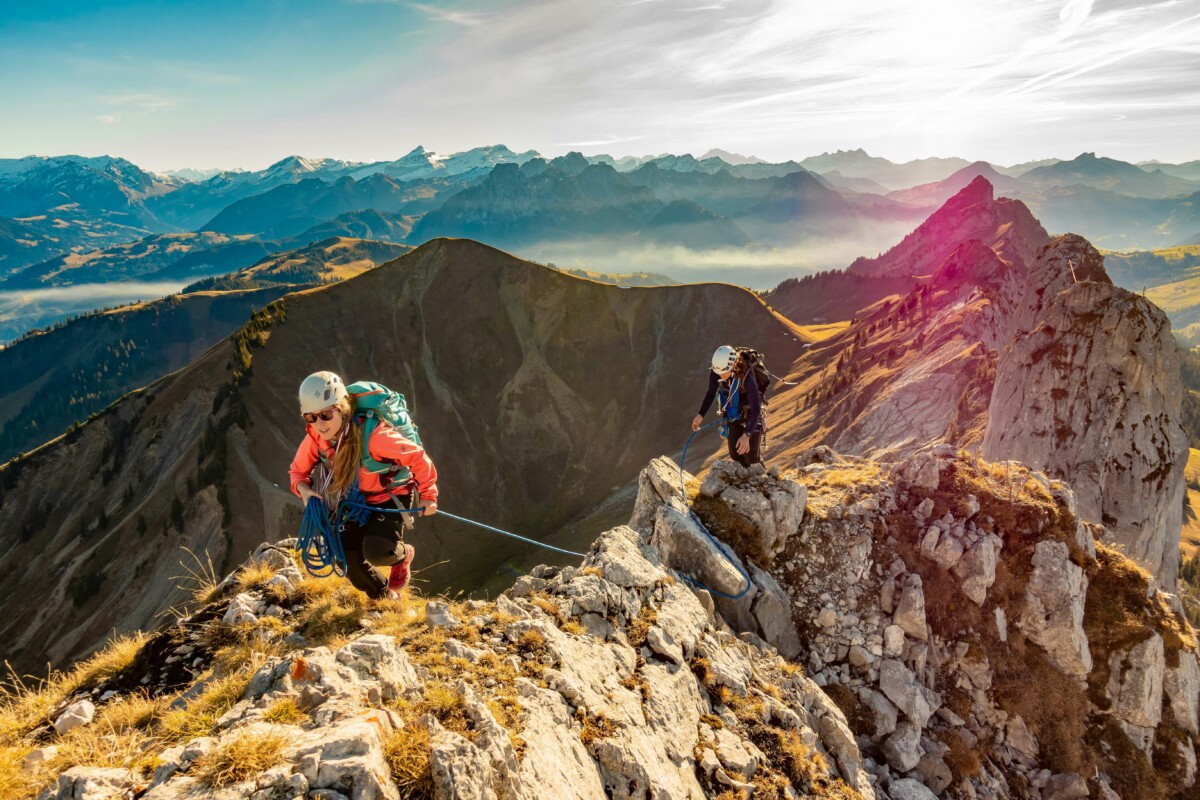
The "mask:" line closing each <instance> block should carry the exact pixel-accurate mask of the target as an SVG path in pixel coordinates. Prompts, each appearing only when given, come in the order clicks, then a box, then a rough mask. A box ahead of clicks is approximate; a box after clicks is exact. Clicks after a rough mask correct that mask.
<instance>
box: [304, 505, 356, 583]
mask: <svg viewBox="0 0 1200 800" xmlns="http://www.w3.org/2000/svg"><path fill="white" fill-rule="evenodd" d="M296 552H298V553H300V561H301V563H303V564H304V569H305V571H306V572H308V574H309V575H312V576H313V577H314V578H327V577H329V576H330V575H341V576H344V575H345V574H346V554H345V552H343V551H342V537H341V534H340V533H339V532H338V530H337V529H336V528H335V527H334V526H333V522H332V520H331V519H330V515H329V511H328V509H326V508H325V503H324V502H323V501H322V500H321V498H319V497H310V498H309V499H308V502H307V503H306V504H305V505H304V519H303V520H302V521H301V522H300V535H299V536H298V537H297V539H296Z"/></svg>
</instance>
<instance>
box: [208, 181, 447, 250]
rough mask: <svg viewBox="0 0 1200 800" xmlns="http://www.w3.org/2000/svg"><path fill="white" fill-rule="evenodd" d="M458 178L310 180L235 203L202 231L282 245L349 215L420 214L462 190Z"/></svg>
mask: <svg viewBox="0 0 1200 800" xmlns="http://www.w3.org/2000/svg"><path fill="white" fill-rule="evenodd" d="M461 177H462V176H461V175H460V176H451V177H450V178H447V179H432V180H422V181H414V182H409V183H405V182H403V181H398V180H396V179H395V178H390V177H388V176H387V175H383V174H375V175H371V176H370V177H367V178H363V179H362V180H357V181H356V180H355V179H354V178H350V177H344V178H339V179H338V180H337V181H335V182H333V183H327V182H325V181H322V180H319V179H316V178H310V179H307V180H303V181H300V182H299V183H289V184H284V185H282V186H276V187H275V188H273V189H271V190H269V191H267V192H263V193H262V194H257V195H253V196H252V197H247V198H245V199H243V200H239V201H237V202H236V203H233V204H232V205H230V206H228V207H227V208H225V209H224V210H223V211H221V213H219V214H218V215H217V216H216V217H214V218H213V219H212V220H211V221H209V222H208V223H207V224H205V225H204V226H203V228H202V229H203V230H212V231H218V232H221V233H231V234H253V235H257V236H261V237H263V238H268V239H281V238H290V237H294V236H296V235H297V234H300V233H301V232H303V231H305V230H307V229H309V228H311V227H314V226H316V225H319V224H320V223H322V222H326V221H328V220H331V219H333V218H334V217H337V216H338V215H340V214H344V213H346V212H350V211H365V210H367V209H374V210H376V211H381V212H389V213H405V214H421V213H424V212H426V211H429V210H431V209H433V208H435V207H437V206H438V205H440V203H441V201H442V200H444V199H445V198H446V197H447V196H448V195H449V194H451V193H453V192H456V191H458V190H459V189H460V188H462V183H460V182H459V179H460V178H461Z"/></svg>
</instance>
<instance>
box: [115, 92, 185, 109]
mask: <svg viewBox="0 0 1200 800" xmlns="http://www.w3.org/2000/svg"><path fill="white" fill-rule="evenodd" d="M102 99H103V100H104V102H106V103H108V104H110V105H114V106H119V107H124V108H134V109H137V110H138V111H145V112H147V113H150V114H153V113H155V112H157V111H166V110H167V109H170V108H175V107H176V106H178V105H179V101H178V100H176V99H175V98H173V97H166V96H164V95H158V94H145V93H130V94H119V95H109V96H107V97H104V98H102Z"/></svg>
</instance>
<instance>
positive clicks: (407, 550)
mask: <svg viewBox="0 0 1200 800" xmlns="http://www.w3.org/2000/svg"><path fill="white" fill-rule="evenodd" d="M415 554H416V550H414V549H413V546H412V545H411V544H405V545H404V560H403V561H401V562H400V563H399V564H394V565H393V566H392V574H391V575H390V576H389V577H388V589H389V590H391V591H393V592H399V591H400V590H401V589H403V588H404V587H405V586H408V579H409V576H410V574H411V573H410V572H409V570H408V565H409V564H411V563H412V560H413V556H414V555H415Z"/></svg>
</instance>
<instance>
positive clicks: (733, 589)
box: [651, 506, 746, 595]
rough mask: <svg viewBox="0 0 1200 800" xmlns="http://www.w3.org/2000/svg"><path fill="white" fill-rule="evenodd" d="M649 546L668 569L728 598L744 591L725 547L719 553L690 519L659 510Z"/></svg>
mask: <svg viewBox="0 0 1200 800" xmlns="http://www.w3.org/2000/svg"><path fill="white" fill-rule="evenodd" d="M651 543H652V544H653V545H654V546H655V547H656V548H658V552H659V554H660V556H661V558H662V560H663V563H664V564H666V566H668V567H669V568H671V569H674V570H677V571H679V572H682V573H683V574H685V575H690V576H691V577H692V578H694V579H695V580H697V581H699V582H700V583H702V584H704V585H705V586H708V587H709V588H712V589H715V590H717V591H718V592H724V593H725V594H729V595H736V594H738V593H739V592H741V591H742V590H743V589H744V588H746V581H745V579H744V578H743V577H742V573H741V572H739V571H738V569H737V567H735V566H734V563H733V562H736V563H737V564H739V565H740V564H741V559H739V558H738V557H737V556H736V555H735V554H734V553H733V552H732V551H731V550H729V551H728V552H727V550H728V545H726V546H725V548H724V549H719V548H718V547H717V545H715V544H713V542H712V540H711V539H709V538H708V536H707V535H705V533H704V531H703V530H701V529H700V526H699V525H697V524H696V522H695V521H694V520H692V519H691V517H689V516H687V515H686V514H683V513H681V512H679V511H678V510H676V509H674V508H671V507H670V506H659V508H658V513H657V515H656V516H655V519H654V534H653V538H652V540H651Z"/></svg>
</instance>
